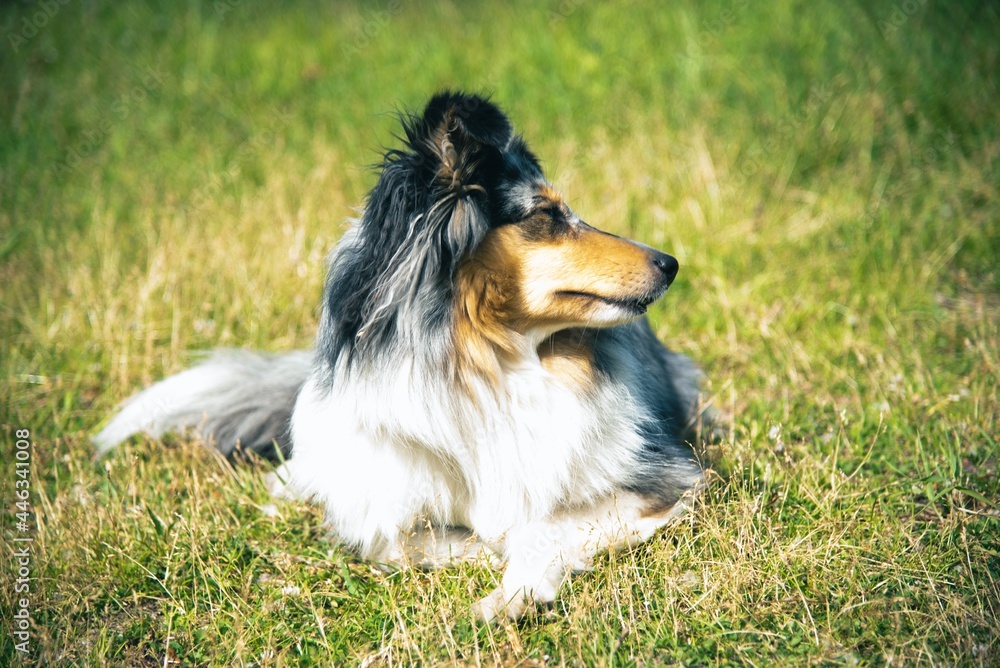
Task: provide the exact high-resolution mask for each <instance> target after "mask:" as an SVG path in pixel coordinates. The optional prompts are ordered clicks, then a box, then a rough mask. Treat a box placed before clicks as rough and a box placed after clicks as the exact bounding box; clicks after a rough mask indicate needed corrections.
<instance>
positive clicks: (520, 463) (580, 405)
mask: <svg viewBox="0 0 1000 668" xmlns="http://www.w3.org/2000/svg"><path fill="white" fill-rule="evenodd" d="M528 350H531V349H530V347H529V348H528ZM440 366H441V365H440V364H438V365H433V364H429V363H428V364H421V363H420V362H418V361H414V360H412V359H411V360H408V361H407V362H405V363H402V364H399V363H397V364H394V365H393V366H391V367H388V368H385V369H381V370H368V371H367V372H366V373H362V374H358V372H357V370H355V371H354V375H347V374H346V373H345V372H344V371H343V370H340V371H339V372H338V373H337V375H336V376H335V377H336V378H337V380H336V381H335V383H334V385H335V387H334V388H333V389H324V388H323V386H322V384H321V382H320V381H319V378H320V377H321V374H320V373H319V372H317V373H315V374H314V375H313V377H311V378H310V379H309V380H308V381H307V382H306V384H305V386H304V387H303V389H302V391H301V393H300V394H299V397H298V401H297V403H296V406H295V410H294V412H293V416H292V438H293V441H294V443H295V450H294V455H293V457H292V458H291V459H290V460H289V461H288V462H286V463H285V464H284V465H283V469H282V470H281V471H280V472H279V475H280V476H281V477H282V479H283V480H284V481H285V483H286V485H287V487H286V488H285V490H284V492H285V493H287V494H292V495H295V496H298V497H303V498H309V499H313V500H315V501H318V502H320V503H322V504H323V505H324V507H325V509H326V518H327V521H328V522H329V524H330V525H331V527H332V529H333V530H334V532H335V533H336V535H337V536H338V538H339V539H341V540H342V541H344V542H346V543H348V544H351V545H353V546H355V547H356V548H358V549H359V550H360V551H361V553H362V555H363V556H365V557H367V558H372V559H375V560H379V561H397V560H404V561H405V560H406V557H403V558H402V559H401V557H400V555H412V554H413V549H412V543H413V536H414V535H415V532H420V531H423V528H424V527H425V526H426V525H431V526H435V527H447V526H461V527H468V528H469V529H471V530H472V531H473V532H475V535H476V536H477V537H478V539H479V540H481V541H483V543H485V545H486V546H488V547H489V548H491V549H492V550H494V551H496V552H497V553H499V554H501V555H503V557H504V558H505V559H506V560H507V561H508V562H509V564H510V565H509V566H508V571H507V575H506V576H505V578H504V582H503V586H502V588H501V589H502V592H501V593H500V594H497V593H496V592H494V593H493V594H491V596H492V597H493V598H492V599H490V597H487V599H489V600H487V599H484V601H483V602H481V604H480V606H479V608H478V609H477V611H478V612H479V614H480V615H481V616H482V617H483V618H484V619H491V618H492V617H494V616H495V615H497V614H501V613H502V612H503V611H504V610H505V609H506V610H507V612H508V614H510V615H511V616H517V615H519V614H520V613H521V611H523V609H524V606H525V605H526V602H527V601H528V600H529V599H531V598H534V599H535V600H543V601H549V600H552V598H554V596H555V589H556V588H557V587H558V584H559V582H561V579H562V576H563V575H564V574H565V573H566V572H567V570H569V569H573V568H578V567H581V564H584V563H587V562H589V560H590V558H591V557H592V556H593V553H594V552H595V551H597V550H599V549H603V548H604V547H607V546H608V545H609V544H619V543H622V542H623V541H625V540H626V539H625V537H626V536H631V535H633V534H635V533H636V531H639V533H642V534H643V535H644V536H645V537H648V535H646V533H647V532H646V529H642V530H637V529H635V528H634V527H633V526H632V524H630V523H634V520H635V516H636V511H634V509H633V510H631V511H629V514H628V517H627V518H625V519H623V520H622V522H619V523H617V524H615V523H613V522H610V521H609V519H608V517H606V516H608V514H609V512H610V510H609V509H610V508H613V507H614V506H615V505H616V498H617V496H616V494H620V490H621V489H622V488H623V486H624V485H625V484H626V483H627V481H628V479H629V475H630V473H632V472H633V471H634V467H635V458H636V454H637V452H638V451H639V449H640V448H641V447H642V438H641V436H640V434H639V433H638V429H639V428H640V427H641V426H642V425H643V424H644V423H645V422H646V421H647V419H648V417H647V416H646V415H645V414H644V413H643V411H642V409H641V407H640V406H639V405H638V404H637V402H635V401H634V400H633V398H632V397H631V396H629V394H628V392H627V391H626V390H625V388H624V386H620V385H616V384H612V383H605V384H602V385H599V386H598V387H597V388H596V390H595V391H593V392H589V393H588V392H582V391H581V390H580V389H579V388H575V387H568V386H566V385H564V384H562V383H561V382H560V381H559V380H557V379H556V378H555V377H554V376H552V375H551V374H550V373H548V372H547V371H546V370H545V369H544V368H543V367H542V365H541V364H540V362H539V360H538V358H537V356H536V355H535V354H534V353H533V352H529V353H526V354H525V355H524V356H523V357H522V359H521V360H520V362H519V363H517V364H515V365H508V366H507V367H506V368H505V369H504V374H503V378H502V385H501V386H500V387H498V388H494V387H488V386H486V385H485V384H483V385H482V386H481V387H480V388H478V392H477V396H475V398H472V397H468V396H466V395H464V394H463V393H462V392H460V391H457V390H456V389H455V388H454V386H453V384H451V383H450V382H449V381H448V379H447V378H446V377H445V373H444V371H443V370H442V369H441V368H440ZM637 504H638V501H634V502H633V506H636V505H637ZM665 521H666V519H661V520H660V521H659V522H658V523H655V522H653V523H654V524H656V526H659V525H662V524H663V523H664V522H665ZM588 522H590V523H591V524H593V523H597V524H598V525H600V527H601V530H602V531H609V532H610V533H609V534H608V536H609V537H608V538H607V539H606V540H604V541H600V540H596V539H595V540H583V539H580V538H579V537H578V536H577V534H578V533H580V532H583V533H581V534H580V535H584V534H586V531H585V530H584V529H583V528H580V529H579V531H577V528H576V527H577V525H579V526H580V527H583V526H584V525H587V523H588ZM649 524H650V522H649V521H647V522H646V523H645V525H643V526H646V525H649ZM569 525H573V527H572V529H573V530H572V531H570V527H569ZM553 527H554V528H555V529H554V531H555V533H556V534H557V535H559V536H566V535H567V532H569V534H571V536H570V537H568V538H567V539H566V540H567V541H568V542H566V544H563V543H564V541H561V540H555V541H553V540H551V536H552V534H553V530H551V529H553ZM616 535H617V536H620V538H614V536H616ZM538 536H542V539H541V543H542V546H541V548H540V549H535V550H533V551H532V550H526V549H525V544H526V543H528V544H531V545H535V546H536V547H537V546H538V544H539V538H538ZM545 536H549V537H550V538H549V539H546V538H544V537H545ZM421 542H423V541H422V540H421ZM438 544H439V543H435V547H433V549H431V550H430V553H427V552H425V553H424V555H423V558H421V557H420V556H419V555H418V556H417V557H416V561H417V562H419V563H423V564H424V565H427V564H432V565H439V564H440V563H441V562H442V561H447V559H444V560H442V556H447V555H443V554H442V553H443V552H451V553H452V554H454V556H455V557H456V558H457V559H462V558H469V557H470V556H471V555H475V554H480V553H481V550H480V549H479V546H474V547H468V548H462V549H458V548H457V547H456V544H455V541H454V540H445V541H443V542H440V544H443V545H444V546H445V547H444V548H440V547H437V545H438ZM501 599H502V602H503V605H500V603H498V601H500V600H501ZM508 603H510V607H509V609H508V608H506V607H505V606H506V605H507V604H508ZM498 606H499V607H498Z"/></svg>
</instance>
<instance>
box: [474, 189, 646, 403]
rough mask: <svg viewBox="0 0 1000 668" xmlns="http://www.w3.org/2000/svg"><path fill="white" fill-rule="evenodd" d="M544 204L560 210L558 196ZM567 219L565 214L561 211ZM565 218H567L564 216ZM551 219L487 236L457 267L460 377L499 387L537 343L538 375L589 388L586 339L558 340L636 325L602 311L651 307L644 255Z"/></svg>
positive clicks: (628, 316)
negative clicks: (640, 304) (639, 304)
mask: <svg viewBox="0 0 1000 668" xmlns="http://www.w3.org/2000/svg"><path fill="white" fill-rule="evenodd" d="M546 189H547V190H548V191H551V192H549V193H548V194H545V199H547V200H549V201H552V203H553V206H558V207H560V208H563V207H564V206H565V205H564V204H562V202H561V200H559V201H558V203H557V202H556V201H555V199H556V196H557V195H558V194H557V193H555V194H553V193H554V191H552V190H551V188H548V187H546ZM565 211H567V212H568V210H565ZM567 217H568V216H567ZM552 222H553V220H552V217H551V215H550V214H549V213H544V212H543V213H537V214H535V216H534V217H532V218H529V219H528V220H526V221H522V222H521V223H520V224H511V225H504V226H501V227H499V228H496V229H493V230H491V231H490V232H489V233H488V234H487V235H486V238H485V239H484V240H483V242H482V244H481V245H480V246H479V248H478V249H477V250H476V252H475V253H474V254H473V255H472V256H471V257H469V258H468V259H467V260H466V261H465V262H464V263H463V265H462V266H461V267H460V269H459V272H458V276H457V279H456V292H457V294H456V311H455V334H456V337H457V339H458V341H457V342H456V343H457V345H456V354H457V355H458V356H459V360H458V362H459V364H458V365H457V366H458V368H459V369H464V370H466V371H473V372H475V373H476V374H477V375H479V376H480V377H483V376H485V377H487V378H492V379H496V378H497V377H498V376H499V372H500V364H501V363H502V361H503V360H504V359H505V358H507V359H509V360H513V359H515V358H517V357H518V356H520V355H524V354H525V348H526V347H530V345H531V343H530V342H532V341H533V342H535V343H536V344H538V342H541V343H540V344H539V345H538V349H537V353H538V355H539V359H540V360H541V361H542V363H543V365H544V366H545V367H546V368H547V369H548V370H549V371H550V372H552V373H553V374H555V375H557V376H561V377H565V378H566V379H567V381H568V382H571V383H573V384H575V385H577V386H585V385H587V384H588V383H589V382H590V379H591V378H592V374H593V369H592V364H593V356H592V354H591V351H592V338H591V337H590V336H589V335H583V336H581V335H580V334H579V332H577V335H576V336H575V338H574V337H573V336H570V335H569V333H566V334H564V333H563V332H564V330H567V329H570V328H575V327H583V326H588V327H610V326H614V325H618V324H622V323H624V322H627V321H629V320H632V319H634V318H635V317H637V316H638V315H639V313H636V312H630V311H628V310H627V309H623V308H621V307H619V306H616V305H614V304H609V303H608V302H606V301H604V300H605V299H610V300H621V301H629V300H636V299H642V298H644V297H648V296H649V295H650V294H651V293H652V292H653V291H654V290H655V289H656V281H657V273H656V272H657V270H656V269H655V267H653V266H652V264H651V255H650V250H649V249H648V248H646V247H644V246H642V245H640V244H637V243H634V242H632V241H628V240H626V239H620V238H618V237H615V236H612V235H609V234H605V233H603V232H600V231H599V230H595V229H593V228H591V227H589V226H587V225H584V224H582V223H579V222H578V221H577V222H575V223H573V222H567V223H565V224H562V225H553V224H552Z"/></svg>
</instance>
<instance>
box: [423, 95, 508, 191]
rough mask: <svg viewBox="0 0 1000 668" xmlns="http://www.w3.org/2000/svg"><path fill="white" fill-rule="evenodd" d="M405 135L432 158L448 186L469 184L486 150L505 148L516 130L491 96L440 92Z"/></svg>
mask: <svg viewBox="0 0 1000 668" xmlns="http://www.w3.org/2000/svg"><path fill="white" fill-rule="evenodd" d="M413 120H414V121H416V122H411V123H408V124H407V129H406V134H407V139H408V140H409V144H410V146H411V147H413V148H414V150H416V151H418V152H419V153H421V154H422V155H424V156H425V157H428V158H430V159H431V161H432V163H433V164H434V166H435V168H436V170H435V171H436V175H437V177H438V179H439V180H440V181H441V182H443V183H444V184H446V185H456V186H457V185H468V183H467V180H469V179H471V178H472V177H473V174H472V172H473V171H474V170H475V167H476V165H477V164H478V163H479V160H480V158H481V157H482V153H483V151H484V150H488V149H490V148H493V149H496V150H503V149H504V147H505V146H506V145H507V143H508V142H509V141H510V138H511V135H512V134H513V129H512V128H511V125H510V121H509V120H508V119H507V116H505V115H504V113H503V112H502V111H500V109H499V108H498V107H497V106H496V105H494V104H493V103H491V102H490V101H489V99H487V98H485V97H480V96H479V95H465V94H462V93H453V92H443V93H438V94H437V95H435V96H434V97H433V98H431V100H430V102H428V103H427V107H425V108H424V113H423V115H422V116H421V117H420V119H419V120H417V119H413Z"/></svg>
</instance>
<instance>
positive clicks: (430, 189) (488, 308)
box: [320, 93, 677, 362]
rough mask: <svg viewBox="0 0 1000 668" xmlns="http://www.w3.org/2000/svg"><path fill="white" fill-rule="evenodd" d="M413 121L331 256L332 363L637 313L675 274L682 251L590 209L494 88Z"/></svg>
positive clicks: (501, 343) (505, 340) (532, 335)
mask: <svg viewBox="0 0 1000 668" xmlns="http://www.w3.org/2000/svg"><path fill="white" fill-rule="evenodd" d="M403 128H404V133H405V138H404V139H405V143H406V149H404V150H395V151H390V152H389V153H388V154H387V155H386V157H385V160H384V162H383V163H382V165H381V170H382V171H381V176H380V178H379V182H378V184H377V185H376V186H375V188H374V189H373V190H372V191H371V193H370V194H369V196H368V200H367V202H366V206H365V209H364V213H363V215H362V218H361V220H360V221H358V223H357V225H356V226H355V228H354V229H353V230H352V231H351V232H350V233H348V235H347V236H345V238H344V240H343V241H342V242H341V245H340V247H339V248H338V250H337V251H336V253H335V255H334V258H333V261H332V265H331V269H330V275H329V278H328V281H327V289H326V297H325V314H324V322H323V325H322V327H321V339H320V345H321V346H322V347H323V349H324V352H325V353H326V354H327V356H328V357H327V359H329V360H330V361H331V362H336V360H337V359H338V358H340V356H341V355H342V354H344V353H346V354H347V355H348V358H349V359H350V358H351V357H353V356H354V355H356V354H358V355H363V354H365V353H366V352H372V353H376V352H377V351H380V350H385V347H386V346H393V345H405V346H410V347H414V348H416V349H421V348H424V349H426V348H427V347H428V346H432V345H433V344H434V343H435V342H439V343H440V342H446V343H445V345H454V344H455V343H456V342H455V341H454V340H453V338H454V336H455V335H456V332H457V333H458V335H460V336H479V337H482V338H484V339H485V340H488V341H489V342H491V343H492V344H494V345H495V346H497V347H498V349H500V350H501V351H506V352H508V353H511V352H514V351H515V350H517V349H518V348H519V347H523V345H524V344H525V342H527V343H529V344H531V345H535V346H537V345H538V344H539V343H540V342H541V341H542V340H544V339H545V337H547V336H549V335H551V334H553V333H555V332H558V331H560V330H563V329H567V328H571V327H612V326H615V325H620V324H623V323H625V322H628V321H629V320H632V319H634V318H636V317H638V316H640V315H642V314H643V313H645V310H646V307H647V306H648V305H649V304H650V303H651V302H653V301H654V300H655V299H657V298H658V297H659V296H660V295H662V294H663V293H664V292H665V291H666V289H667V288H668V287H669V285H670V283H671V281H672V280H673V278H674V276H675V275H676V273H677V261H676V260H675V259H674V258H672V257H670V256H669V255H666V254H664V253H660V252H658V251H656V250H653V249H651V248H649V247H647V246H644V245H642V244H639V243H636V242H634V241H629V240H627V239H622V238H620V237H616V236H614V235H611V234H608V233H606V232H601V231H599V230H597V229H595V228H593V227H591V226H589V225H587V224H586V223H585V222H584V221H583V220H581V219H580V217H579V216H577V215H576V214H575V213H574V212H573V211H572V210H571V209H570V208H569V206H568V205H567V204H566V202H565V201H564V200H563V199H562V197H561V196H560V195H559V193H558V192H557V191H556V190H555V189H554V188H553V187H552V186H551V185H550V184H549V183H548V182H547V181H546V180H545V177H544V176H543V174H542V170H541V168H540V166H539V163H538V160H537V159H536V158H535V156H534V155H533V154H532V153H531V152H530V151H529V150H528V147H527V145H526V144H525V143H524V141H523V140H522V139H521V137H520V136H517V135H515V134H514V133H513V129H512V127H511V124H510V121H509V120H508V119H507V117H506V116H505V115H504V114H503V112H501V111H500V109H499V108H497V107H496V106H495V105H494V104H492V103H491V102H489V100H487V99H486V98H483V97H480V96H475V95H463V94H459V93H441V94H439V95H436V96H435V97H434V98H432V99H431V101H430V102H429V103H428V105H427V107H426V109H425V110H424V112H423V114H421V115H419V116H417V115H411V116H405V117H404V119H403Z"/></svg>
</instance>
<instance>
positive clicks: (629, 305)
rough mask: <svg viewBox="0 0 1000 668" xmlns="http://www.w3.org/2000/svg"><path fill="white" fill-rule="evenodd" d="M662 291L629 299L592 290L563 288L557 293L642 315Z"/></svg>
mask: <svg viewBox="0 0 1000 668" xmlns="http://www.w3.org/2000/svg"><path fill="white" fill-rule="evenodd" d="M663 292H666V289H664V290H663V291H662V292H658V293H654V294H647V295H642V296H640V297H633V298H630V299H621V298H617V297H606V296H604V295H598V294H594V293H592V292H579V291H576V290H563V291H561V292H559V293H558V294H559V296H561V297H569V298H571V299H586V300H588V301H597V302H601V303H603V304H609V305H611V306H614V307H616V308H619V309H621V310H622V311H625V312H626V313H629V314H631V315H642V314H643V313H645V312H646V308H647V307H648V306H649V305H650V304H652V303H653V302H655V301H656V300H657V299H658V298H659V297H660V295H661V294H663Z"/></svg>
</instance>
